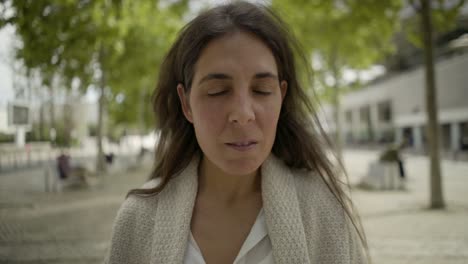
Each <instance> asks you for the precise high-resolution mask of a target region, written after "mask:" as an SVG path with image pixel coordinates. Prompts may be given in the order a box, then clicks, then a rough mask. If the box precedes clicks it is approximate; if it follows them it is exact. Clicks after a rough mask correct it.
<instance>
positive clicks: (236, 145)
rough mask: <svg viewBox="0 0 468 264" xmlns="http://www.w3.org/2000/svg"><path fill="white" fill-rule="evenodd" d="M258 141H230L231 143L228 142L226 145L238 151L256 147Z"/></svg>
mask: <svg viewBox="0 0 468 264" xmlns="http://www.w3.org/2000/svg"><path fill="white" fill-rule="evenodd" d="M257 143H258V142H257V141H254V140H248V141H235V142H229V143H226V145H227V146H228V147H230V148H233V149H235V150H238V151H247V150H250V149H252V148H253V147H255V145H257Z"/></svg>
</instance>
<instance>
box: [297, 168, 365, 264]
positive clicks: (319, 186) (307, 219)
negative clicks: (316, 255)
mask: <svg viewBox="0 0 468 264" xmlns="http://www.w3.org/2000/svg"><path fill="white" fill-rule="evenodd" d="M292 172H293V173H292V174H293V177H294V181H295V185H296V192H297V197H298V200H299V204H300V207H301V215H302V221H303V223H304V226H305V227H306V233H308V235H309V237H311V236H312V237H315V238H319V239H318V240H319V241H322V242H324V243H328V244H333V245H334V247H330V248H321V251H323V252H329V253H330V254H325V255H329V256H346V258H348V259H349V260H350V263H366V262H367V261H366V259H365V256H364V251H363V246H362V244H361V241H360V239H359V237H358V234H357V230H356V229H355V227H354V226H353V224H352V222H351V219H350V217H349V215H348V214H347V213H346V211H345V209H344V208H343V206H342V205H341V204H340V202H339V201H338V199H337V197H336V196H335V195H334V194H333V193H332V191H331V190H330V188H329V187H328V185H327V183H326V182H325V180H324V179H323V178H322V177H321V176H320V175H319V174H318V172H314V171H305V170H294V171H292ZM350 213H355V212H350ZM312 246H313V245H312ZM323 257H324V258H326V257H325V256H323ZM321 258H322V257H321ZM319 262H320V263H323V262H327V261H319Z"/></svg>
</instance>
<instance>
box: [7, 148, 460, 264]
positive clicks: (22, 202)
mask: <svg viewBox="0 0 468 264" xmlns="http://www.w3.org/2000/svg"><path fill="white" fill-rule="evenodd" d="M375 156H376V152H374V151H346V152H345V163H346V165H347V167H348V170H349V174H350V180H351V182H352V183H353V182H357V181H358V180H359V178H360V177H362V176H363V175H364V174H365V172H366V170H367V166H368V163H369V162H370V161H371V160H373V159H374V157H375ZM122 162H123V161H122V160H120V161H119V160H118V162H117V164H121V163H122ZM406 166H407V173H408V177H409V180H408V189H407V190H406V191H384V192H377V191H363V190H354V192H353V197H354V200H355V203H356V205H357V207H358V209H359V210H360V212H361V216H362V218H363V223H364V226H365V229H366V232H367V236H368V240H369V243H370V248H371V255H372V256H373V259H374V263H377V264H390V263H391V264H405V263H408V264H409V263H411V264H413V263H425V264H426V263H428V264H435V263H444V264H445V263H447V264H455V263H460V264H461V263H465V264H466V263H468V228H467V224H466V223H468V195H466V193H467V192H468V163H466V162H465V163H461V162H450V161H444V162H443V172H444V190H445V198H446V201H447V204H448V207H447V209H446V210H443V211H431V210H427V209H426V208H427V205H428V199H429V196H428V190H429V185H428V178H429V177H428V169H427V168H428V162H427V159H426V158H422V157H412V156H411V157H407V158H406ZM149 171H150V166H149V165H145V166H142V167H140V168H138V169H136V170H132V171H127V170H125V169H123V168H122V167H118V166H116V167H115V168H113V171H111V173H109V175H107V176H105V177H104V182H103V184H102V185H100V186H96V187H95V188H93V189H88V190H80V191H71V192H64V193H45V192H44V184H43V180H41V179H43V178H41V177H42V171H41V170H40V169H37V170H30V171H23V172H21V173H17V174H0V263H101V262H102V258H103V256H104V254H105V250H106V248H107V246H108V241H109V238H110V233H111V227H112V222H113V219H114V217H115V214H116V212H117V210H118V208H119V206H120V204H121V203H122V201H123V199H124V196H125V193H126V191H127V190H128V189H130V188H133V187H138V186H140V185H141V183H143V182H144V181H145V178H146V176H147V174H148V173H149Z"/></svg>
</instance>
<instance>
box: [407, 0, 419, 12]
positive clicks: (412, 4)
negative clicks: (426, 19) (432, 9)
mask: <svg viewBox="0 0 468 264" xmlns="http://www.w3.org/2000/svg"><path fill="white" fill-rule="evenodd" d="M418 2H419V1H418ZM409 3H410V5H411V6H412V7H413V9H414V10H415V11H416V12H417V13H421V6H418V5H417V3H416V1H415V0H409Z"/></svg>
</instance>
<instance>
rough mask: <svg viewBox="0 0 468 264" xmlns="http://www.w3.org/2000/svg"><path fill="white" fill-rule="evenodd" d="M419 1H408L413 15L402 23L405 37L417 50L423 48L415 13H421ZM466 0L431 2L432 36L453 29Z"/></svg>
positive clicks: (419, 23)
mask: <svg viewBox="0 0 468 264" xmlns="http://www.w3.org/2000/svg"><path fill="white" fill-rule="evenodd" d="M420 1H421V0H411V1H409V2H410V4H411V5H412V7H413V11H414V12H415V15H414V16H412V17H410V18H408V19H406V21H405V22H404V24H403V25H404V26H403V30H404V32H405V33H406V37H407V38H408V40H409V41H410V43H411V44H413V45H415V46H416V47H418V48H421V49H422V48H423V46H424V43H423V40H422V35H423V34H422V32H421V22H420V16H418V15H417V13H420V11H421V4H420ZM465 2H466V0H456V1H450V0H437V1H431V3H432V6H431V7H432V10H431V16H432V24H433V25H432V26H433V29H434V34H437V33H441V32H447V31H450V30H451V29H452V28H454V27H455V25H456V21H457V17H458V16H459V15H460V11H461V9H462V8H463V6H464V4H465Z"/></svg>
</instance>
